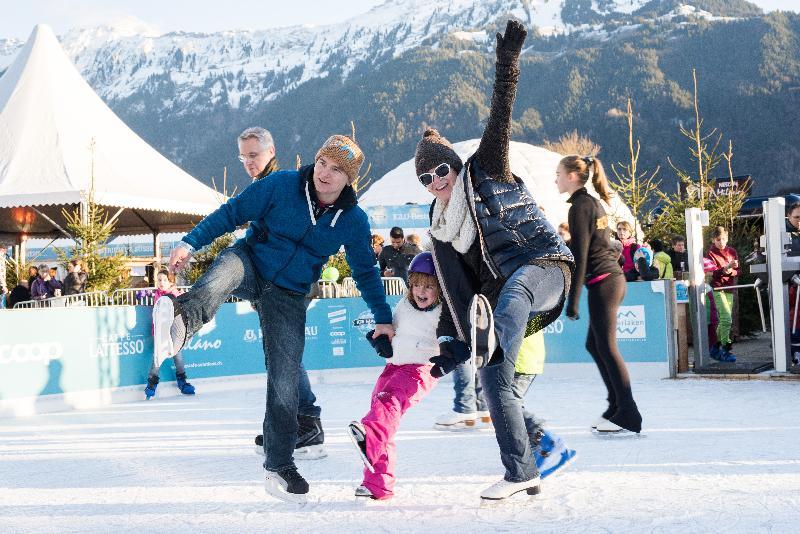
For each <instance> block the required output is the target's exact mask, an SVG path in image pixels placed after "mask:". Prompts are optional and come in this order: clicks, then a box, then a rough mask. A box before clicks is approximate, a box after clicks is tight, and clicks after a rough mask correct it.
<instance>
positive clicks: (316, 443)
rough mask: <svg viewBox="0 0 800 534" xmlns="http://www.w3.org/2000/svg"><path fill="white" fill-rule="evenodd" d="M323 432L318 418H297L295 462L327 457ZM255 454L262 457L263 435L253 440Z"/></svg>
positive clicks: (305, 416)
mask: <svg viewBox="0 0 800 534" xmlns="http://www.w3.org/2000/svg"><path fill="white" fill-rule="evenodd" d="M324 442H325V432H324V431H323V430H322V421H320V419H319V417H313V416H308V415H298V416H297V443H296V444H295V447H294V458H295V460H319V459H321V458H325V457H326V456H328V453H327V451H326V450H325V447H324V445H323V444H324ZM255 443H256V454H259V455H261V456H264V435H263V434H259V435H257V436H256V439H255Z"/></svg>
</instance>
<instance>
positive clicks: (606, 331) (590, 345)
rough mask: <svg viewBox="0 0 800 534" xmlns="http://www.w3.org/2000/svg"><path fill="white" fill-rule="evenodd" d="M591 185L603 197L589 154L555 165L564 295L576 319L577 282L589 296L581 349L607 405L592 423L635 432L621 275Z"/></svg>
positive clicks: (638, 419) (602, 179) (604, 186)
mask: <svg viewBox="0 0 800 534" xmlns="http://www.w3.org/2000/svg"><path fill="white" fill-rule="evenodd" d="M589 180H592V184H593V185H594V188H595V190H596V191H597V192H598V194H599V195H600V196H601V197H602V198H603V200H605V201H608V200H609V198H610V194H611V193H610V190H609V187H608V180H607V179H606V175H605V173H604V172H603V166H602V165H601V163H600V160H598V159H596V158H593V157H591V156H587V157H583V158H582V157H580V156H567V157H565V158H564V159H562V160H561V162H560V163H559V165H558V168H557V170H556V185H557V186H558V191H559V192H560V193H569V194H570V195H572V196H570V198H569V200H568V201H567V202H569V203H570V204H572V205H571V206H570V208H569V216H568V220H569V230H570V234H571V235H572V239H571V240H570V245H569V247H570V250H572V254H573V256H575V272H574V274H573V279H572V285H571V288H570V292H569V298H568V300H567V317H569V318H570V319H573V320H576V319H578V302H579V297H580V293H581V286H583V284H586V287H587V288H588V293H589V296H588V301H589V334H588V335H587V336H586V350H588V351H589V354H591V355H592V358H593V359H594V361H595V363H596V364H597V368H598V369H599V370H600V376H602V378H603V382H604V383H605V385H606V389H607V390H608V409H607V410H606V411H605V412H603V415H602V417H601V418H600V419H599V420H598V421H597V423H595V424H594V425H592V428H594V429H596V430H597V431H598V432H600V433H603V434H621V433H626V432H636V433H639V432H640V431H641V429H642V416H641V414H639V409H638V408H637V407H636V402H635V401H634V400H633V393H632V392H631V379H630V376H629V375H628V369H627V367H626V366H625V361H624V360H623V359H622V355H621V354H620V353H619V348H618V347H617V310H618V309H619V305H620V304H621V303H622V299H623V298H624V297H625V278H624V276H623V275H622V269H621V268H620V266H619V263H617V255H618V254H617V252H616V251H615V250H614V249H613V248H612V247H611V242H610V240H609V236H610V235H611V230H610V229H609V227H608V218H607V216H606V212H605V210H604V209H603V206H602V204H600V201H599V200H597V199H595V198H594V197H592V196H591V195H589V193H588V192H587V191H586V187H585V185H586V182H588V181H589Z"/></svg>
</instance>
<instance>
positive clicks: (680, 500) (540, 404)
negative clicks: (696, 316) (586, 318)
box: [0, 370, 800, 534]
mask: <svg viewBox="0 0 800 534" xmlns="http://www.w3.org/2000/svg"><path fill="white" fill-rule="evenodd" d="M376 373H377V370H376ZM261 381H264V382H265V380H263V379H256V380H250V381H246V382H242V383H241V384H238V385H237V386H236V388H235V389H233V390H228V391H214V392H212V391H207V392H205V393H204V392H203V387H202V383H198V384H197V386H198V395H197V396H195V397H194V398H191V397H171V398H161V399H158V398H156V399H155V400H152V401H150V402H145V401H143V400H142V401H139V402H131V403H126V404H117V405H112V406H109V407H106V408H101V409H97V410H93V411H82V412H76V411H73V412H64V413H58V414H49V415H37V416H33V417H27V418H18V419H4V420H0V531H2V532H59V533H63V532H180V531H183V532H304V533H313V534H317V533H321V532H437V533H439V534H441V533H445V532H458V533H465V532H491V531H495V532H498V531H499V532H582V533H583V532H615V533H616V532H665V533H666V532H748V533H750V532H787V533H789V532H798V529H799V528H800V527H798V525H800V420H799V419H798V411H799V410H798V407H800V382H781V381H722V380H656V379H647V380H638V381H636V382H635V383H634V394H635V396H636V398H637V402H638V404H639V407H640V409H641V411H642V414H643V416H644V429H645V436H644V437H640V438H627V439H616V440H615V439H608V438H606V439H602V438H598V437H595V436H593V435H592V434H591V433H590V432H589V430H588V428H589V425H590V424H591V422H592V421H593V420H594V419H595V418H596V417H597V416H598V415H599V414H600V412H601V411H602V410H603V408H604V405H603V404H604V401H603V398H602V397H603V391H602V384H601V382H600V379H599V377H598V378H596V379H590V378H573V379H568V378H554V377H548V376H547V375H545V376H542V377H539V378H537V380H536V381H535V382H534V385H533V387H532V388H531V391H530V392H529V394H528V396H527V398H526V405H527V406H528V407H529V408H531V409H533V410H534V411H535V413H536V414H537V415H538V416H540V417H543V418H545V419H546V420H547V422H548V427H549V428H550V429H551V430H554V431H555V432H556V433H558V434H560V435H561V436H562V437H563V438H564V439H565V440H566V441H567V443H568V444H569V445H570V446H571V447H572V448H574V449H576V450H577V451H578V457H577V458H576V460H575V462H574V463H573V464H572V465H571V466H569V467H568V468H567V469H566V470H564V471H562V472H559V473H556V474H555V475H553V476H552V477H550V478H549V479H547V480H545V481H544V482H543V483H542V493H541V495H539V496H536V497H528V496H519V497H515V498H513V499H512V500H510V501H509V502H507V503H504V504H501V505H496V506H494V507H491V508H485V507H484V508H482V507H480V503H479V497H478V496H479V493H480V491H481V489H483V488H484V487H485V486H488V485H489V484H491V483H493V482H495V481H496V480H498V479H499V478H501V477H502V474H503V470H502V466H501V464H500V460H499V454H498V452H497V444H496V442H495V438H494V434H493V431H491V430H489V429H486V428H484V429H481V430H471V431H460V432H442V431H437V430H434V429H433V428H432V422H433V420H434V418H435V417H436V416H437V415H438V414H440V413H443V412H446V411H448V410H450V409H451V402H452V396H453V395H452V384H451V383H450V382H443V383H441V384H439V386H438V387H437V388H436V389H435V390H434V391H433V393H432V394H431V395H430V396H429V397H428V398H427V399H425V400H424V401H423V402H422V404H420V405H419V406H417V407H415V408H413V409H412V410H411V411H410V412H409V413H408V414H407V416H406V417H405V419H404V420H403V423H402V425H401V429H400V433H399V435H398V446H397V449H398V454H399V461H398V471H397V476H398V484H397V487H396V488H395V494H396V497H395V498H394V499H393V500H392V501H390V502H389V503H370V504H367V505H365V504H363V503H361V502H356V501H355V500H354V497H353V490H354V488H355V487H356V486H357V485H358V484H359V482H360V480H361V479H360V474H361V464H360V462H359V460H358V459H357V457H356V455H355V453H354V452H353V450H352V448H351V447H352V445H351V444H350V442H349V440H348V438H347V437H346V435H345V431H344V428H345V425H346V424H347V423H348V422H349V421H350V420H351V419H358V418H360V417H361V416H362V415H364V413H365V411H366V409H367V407H368V403H369V395H370V391H371V389H372V383H369V382H368V381H359V382H353V383H342V384H330V383H323V384H317V385H315V386H314V391H315V393H316V394H317V397H318V400H319V402H320V404H321V406H322V408H323V414H322V416H323V425H324V428H325V435H326V440H325V443H326V445H327V450H328V453H329V456H328V457H327V458H325V459H322V460H316V461H304V462H298V466H299V469H300V473H301V474H303V475H304V476H305V477H306V478H307V479H308V481H309V483H310V484H311V493H310V499H309V501H310V502H309V503H308V504H306V505H304V506H302V507H299V506H297V505H294V504H288V503H284V502H280V501H277V500H274V499H273V498H270V497H267V496H265V494H264V491H263V469H262V467H261V460H260V457H258V456H256V454H255V453H254V447H253V445H252V444H253V436H254V435H255V434H256V433H257V432H259V431H260V426H261V420H262V417H263V403H264V386H263V385H261ZM168 388H174V384H172V383H169V382H162V384H161V385H160V386H159V389H161V390H164V389H168ZM209 389H210V388H209ZM142 397H143V395H142Z"/></svg>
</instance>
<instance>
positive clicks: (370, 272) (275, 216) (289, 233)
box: [183, 165, 392, 324]
mask: <svg viewBox="0 0 800 534" xmlns="http://www.w3.org/2000/svg"><path fill="white" fill-rule="evenodd" d="M313 172H314V166H313V165H308V166H306V167H303V168H301V169H300V170H299V171H279V172H275V173H273V174H271V175H270V177H269V179H267V180H259V181H257V182H253V183H252V184H250V185H249V186H248V187H247V189H245V190H244V191H242V192H241V193H240V194H238V195H237V196H235V197H234V198H232V199H230V200H228V202H227V203H225V204H224V205H222V206H220V208H219V209H218V210H216V211H215V212H214V213H211V214H210V215H208V216H207V217H205V218H204V219H203V220H202V221H200V222H199V223H198V224H197V226H195V227H194V229H193V230H192V231H191V232H189V233H188V234H186V236H185V237H184V238H183V241H184V242H186V243H188V244H189V245H191V246H193V247H194V248H195V249H200V248H201V247H204V246H206V245H208V244H209V243H211V242H212V241H213V240H214V239H216V238H217V237H219V236H221V235H223V234H224V233H226V232H232V231H233V230H234V229H236V228H237V227H239V226H241V225H242V224H244V223H246V222H248V221H249V222H250V230H252V232H250V231H248V235H247V237H246V242H247V246H248V249H249V251H250V255H251V257H252V258H253V263H254V264H255V266H256V269H258V272H259V274H260V275H261V277H262V278H264V279H266V280H269V281H270V282H272V283H273V284H275V285H276V286H279V287H282V288H285V289H288V290H291V291H297V292H299V293H303V294H305V293H308V291H309V289H310V287H311V284H312V283H314V282H316V281H317V280H319V276H320V272H321V271H322V266H323V265H324V264H325V262H327V261H328V257H329V256H331V255H333V254H336V253H337V252H338V251H339V248H340V247H341V246H342V245H344V250H345V254H346V257H347V263H348V264H349V265H350V269H351V271H352V273H353V279H354V280H355V282H356V286H357V287H358V290H359V291H361V296H362V298H363V299H364V301H365V302H366V303H367V305H368V306H369V308H370V310H371V311H372V314H373V315H374V316H375V322H376V323H379V324H391V322H392V311H391V308H390V307H389V305H388V304H387V303H386V294H385V293H384V290H383V283H382V282H381V278H380V273H379V272H378V268H377V266H376V265H375V254H374V253H373V251H372V244H371V238H372V235H371V233H370V227H369V220H368V219H367V214H366V213H364V210H362V209H361V208H359V207H358V205H357V204H356V197H355V192H354V191H353V189H352V188H351V187H350V186H347V187H346V188H345V189H344V191H342V194H341V195H340V196H339V199H338V200H337V201H336V203H335V204H334V205H333V207H332V208H330V209H328V210H326V211H325V212H324V213H323V214H322V215H321V216H320V218H319V219H316V218H315V217H314V208H315V202H314V199H315V193H314V191H313V189H312V187H313V186H312V182H311V177H312V175H313Z"/></svg>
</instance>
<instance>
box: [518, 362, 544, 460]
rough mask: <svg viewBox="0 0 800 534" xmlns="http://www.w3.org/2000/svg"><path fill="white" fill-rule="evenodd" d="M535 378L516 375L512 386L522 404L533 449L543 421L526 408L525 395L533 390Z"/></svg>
mask: <svg viewBox="0 0 800 534" xmlns="http://www.w3.org/2000/svg"><path fill="white" fill-rule="evenodd" d="M534 378H536V375H524V374H521V373H514V385H513V386H512V389H513V390H514V396H515V397H517V398H518V399H519V401H520V402H521V403H522V417H523V418H525V430H526V431H527V432H528V441H529V442H530V443H531V448H533V440H534V438H535V436H536V431H537V430H538V429H539V428H542V421H540V420H538V419H536V416H535V415H533V412H529V411H528V410H527V409H526V408H525V394H526V393H528V390H529V389H531V385H532V384H533V379H534Z"/></svg>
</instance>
